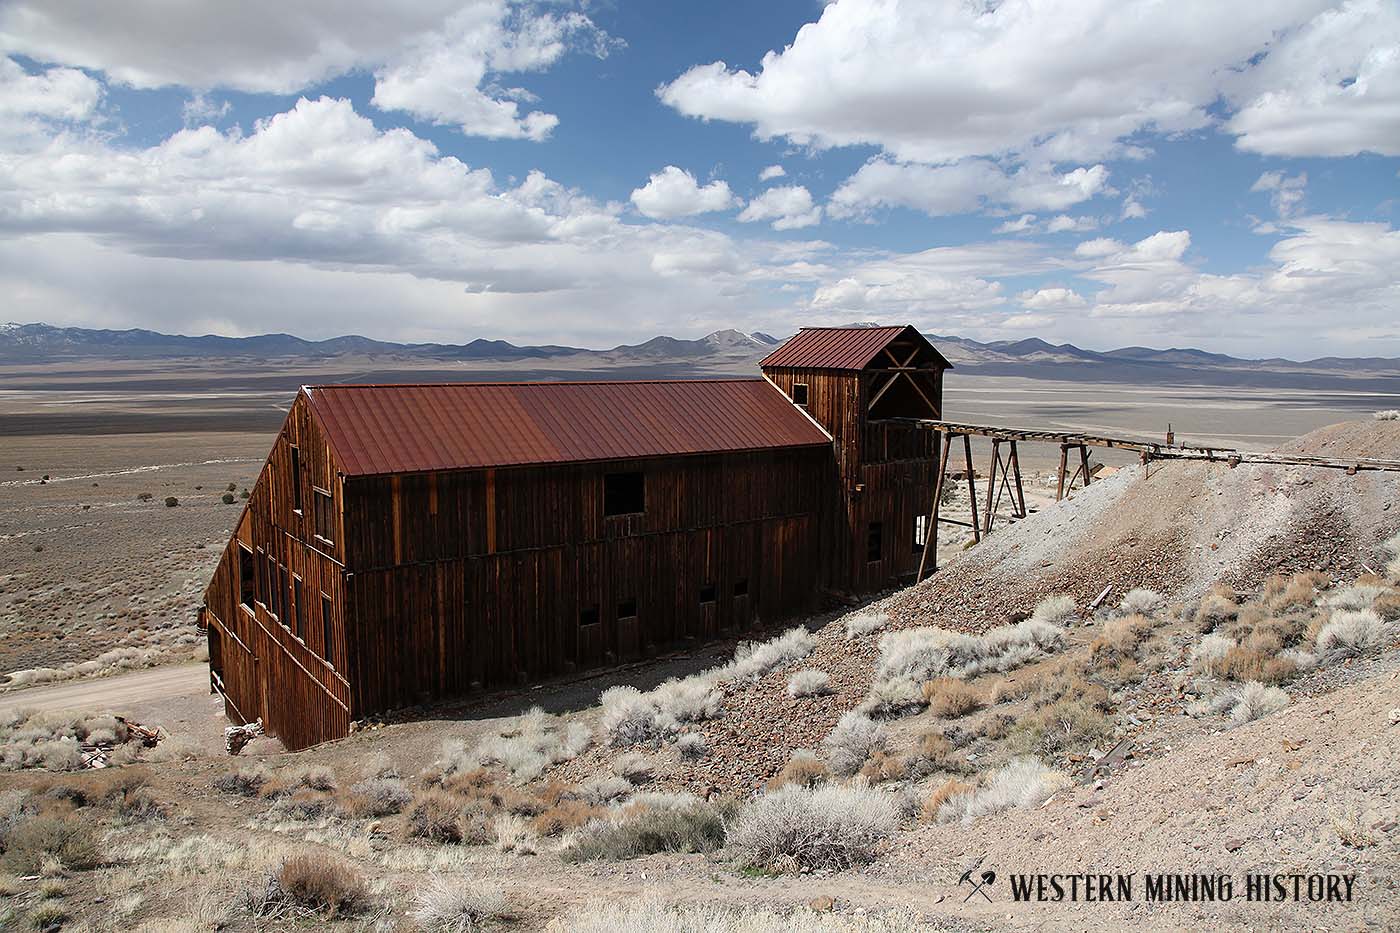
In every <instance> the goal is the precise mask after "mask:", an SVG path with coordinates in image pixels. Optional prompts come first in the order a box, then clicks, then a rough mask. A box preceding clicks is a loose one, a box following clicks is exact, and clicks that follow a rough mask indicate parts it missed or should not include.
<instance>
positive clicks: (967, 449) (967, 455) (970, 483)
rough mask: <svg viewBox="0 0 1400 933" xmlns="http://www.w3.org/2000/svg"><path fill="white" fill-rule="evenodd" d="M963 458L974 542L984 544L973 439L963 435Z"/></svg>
mask: <svg viewBox="0 0 1400 933" xmlns="http://www.w3.org/2000/svg"><path fill="white" fill-rule="evenodd" d="M963 458H964V460H965V461H966V463H967V495H968V497H969V498H970V499H971V500H972V542H973V543H974V544H981V543H982V532H981V531H980V530H979V529H978V527H977V479H976V477H975V476H973V472H972V437H971V436H970V435H967V434H964V435H963Z"/></svg>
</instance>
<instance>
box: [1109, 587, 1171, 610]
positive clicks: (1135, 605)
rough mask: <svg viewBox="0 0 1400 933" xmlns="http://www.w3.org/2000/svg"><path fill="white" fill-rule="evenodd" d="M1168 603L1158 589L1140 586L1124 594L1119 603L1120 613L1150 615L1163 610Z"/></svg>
mask: <svg viewBox="0 0 1400 933" xmlns="http://www.w3.org/2000/svg"><path fill="white" fill-rule="evenodd" d="M1166 605H1167V601H1166V598H1165V597H1163V596H1162V594H1161V593H1158V592H1157V591H1156V590H1149V589H1147V588H1146V587H1138V588H1136V589H1132V590H1128V592H1126V593H1124V594H1123V598H1122V600H1120V601H1119V603H1118V614H1119V615H1123V616H1135V615H1143V616H1150V615H1154V614H1155V613H1158V612H1161V611H1162V609H1164V608H1165V607H1166Z"/></svg>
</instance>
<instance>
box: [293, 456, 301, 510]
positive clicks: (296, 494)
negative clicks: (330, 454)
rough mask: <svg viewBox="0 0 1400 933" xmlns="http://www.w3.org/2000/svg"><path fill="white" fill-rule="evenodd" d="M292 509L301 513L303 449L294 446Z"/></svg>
mask: <svg viewBox="0 0 1400 933" xmlns="http://www.w3.org/2000/svg"><path fill="white" fill-rule="evenodd" d="M292 509H293V511H296V512H300V511H301V449H300V448H298V447H297V446H296V445H293V446H292Z"/></svg>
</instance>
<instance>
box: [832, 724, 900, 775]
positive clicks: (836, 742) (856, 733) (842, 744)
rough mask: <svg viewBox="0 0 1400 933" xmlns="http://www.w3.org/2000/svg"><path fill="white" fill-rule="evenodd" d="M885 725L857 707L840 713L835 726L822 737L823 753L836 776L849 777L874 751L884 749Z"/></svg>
mask: <svg viewBox="0 0 1400 933" xmlns="http://www.w3.org/2000/svg"><path fill="white" fill-rule="evenodd" d="M885 743H886V736H885V730H884V727H883V726H881V725H880V724H879V723H877V722H875V721H874V720H873V719H871V718H870V717H869V716H867V715H866V714H865V713H862V712H860V711H859V710H851V711H849V712H847V713H844V714H842V716H841V718H840V719H838V720H837V721H836V725H835V726H833V727H832V729H831V731H830V732H829V733H827V736H826V738H824V739H822V752H823V753H824V755H825V756H826V763H827V767H829V768H830V769H831V773H832V774H834V775H836V776H837V777H850V776H851V775H853V774H855V773H856V772H857V771H859V770H860V769H861V766H862V765H864V764H865V762H866V760H867V759H868V758H869V757H870V756H871V755H872V754H874V753H875V752H877V751H883V750H884V748H885Z"/></svg>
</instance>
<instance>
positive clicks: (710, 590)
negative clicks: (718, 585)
mask: <svg viewBox="0 0 1400 933" xmlns="http://www.w3.org/2000/svg"><path fill="white" fill-rule="evenodd" d="M714 601H715V585H714V584H713V583H706V584H705V585H704V586H702V587H700V602H702V603H712V602H714Z"/></svg>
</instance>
